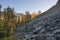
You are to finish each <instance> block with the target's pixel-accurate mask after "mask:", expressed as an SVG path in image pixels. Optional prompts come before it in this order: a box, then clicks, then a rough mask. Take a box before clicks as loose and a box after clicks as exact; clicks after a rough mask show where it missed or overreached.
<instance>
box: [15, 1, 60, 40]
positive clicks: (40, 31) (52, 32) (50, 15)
mask: <svg viewBox="0 0 60 40" xmlns="http://www.w3.org/2000/svg"><path fill="white" fill-rule="evenodd" d="M58 35H60V1H58V2H57V4H56V5H55V6H53V7H52V8H50V9H49V10H47V11H46V12H44V13H43V14H41V15H40V16H39V17H37V18H36V19H34V20H32V21H31V22H29V23H26V25H24V26H21V27H17V28H16V33H15V37H17V38H18V40H24V39H25V40H27V39H29V40H32V39H33V40H39V39H41V40H56V39H57V38H60V36H58Z"/></svg>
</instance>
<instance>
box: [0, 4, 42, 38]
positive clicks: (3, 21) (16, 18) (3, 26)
mask: <svg viewBox="0 0 60 40" xmlns="http://www.w3.org/2000/svg"><path fill="white" fill-rule="evenodd" d="M1 8H2V6H1V5H0V38H3V37H7V36H9V35H12V34H13V33H14V30H15V28H16V27H17V26H21V25H23V24H25V23H27V22H29V21H31V20H32V19H34V18H36V17H37V16H39V15H40V13H41V12H40V11H39V12H38V13H36V14H35V13H32V14H30V13H29V11H26V12H25V14H23V13H19V14H17V13H16V12H15V11H14V8H10V7H7V8H4V11H1Z"/></svg>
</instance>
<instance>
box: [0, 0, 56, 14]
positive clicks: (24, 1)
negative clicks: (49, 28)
mask: <svg viewBox="0 0 60 40" xmlns="http://www.w3.org/2000/svg"><path fill="white" fill-rule="evenodd" d="M56 3H57V0H0V4H1V5H2V10H3V9H4V8H7V7H8V6H10V7H11V8H14V9H15V11H16V12H17V13H25V11H29V12H31V13H32V12H37V11H39V10H40V11H41V12H45V11H46V10H48V9H49V8H51V7H52V6H53V5H55V4H56Z"/></svg>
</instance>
